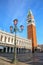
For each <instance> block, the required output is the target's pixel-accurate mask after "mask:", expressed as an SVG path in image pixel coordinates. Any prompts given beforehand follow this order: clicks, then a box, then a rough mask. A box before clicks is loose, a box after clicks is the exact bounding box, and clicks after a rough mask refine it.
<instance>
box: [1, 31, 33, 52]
mask: <svg viewBox="0 0 43 65" xmlns="http://www.w3.org/2000/svg"><path fill="white" fill-rule="evenodd" d="M14 40H15V36H14V34H11V33H7V32H5V31H2V30H0V52H9V53H10V52H14ZM16 48H17V53H20V52H26V51H27V50H28V51H29V50H31V51H32V41H31V40H29V39H24V38H21V37H19V36H16Z"/></svg>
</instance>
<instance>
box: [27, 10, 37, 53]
mask: <svg viewBox="0 0 43 65" xmlns="http://www.w3.org/2000/svg"><path fill="white" fill-rule="evenodd" d="M27 22H28V23H27V24H28V25H27V37H28V39H31V40H32V52H34V51H35V49H36V48H37V38H36V26H35V20H34V16H33V14H32V12H31V10H30V11H29V13H28V16H27Z"/></svg>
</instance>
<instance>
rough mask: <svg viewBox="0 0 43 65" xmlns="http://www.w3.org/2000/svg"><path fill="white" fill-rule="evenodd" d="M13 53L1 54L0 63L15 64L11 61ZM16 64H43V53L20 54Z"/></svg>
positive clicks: (3, 64) (4, 64) (5, 64)
mask: <svg viewBox="0 0 43 65" xmlns="http://www.w3.org/2000/svg"><path fill="white" fill-rule="evenodd" d="M12 58H13V54H0V65H14V64H12V63H11V60H12ZM17 60H18V62H17V64H16V65H43V53H34V54H32V53H31V54H30V53H27V54H18V55H17Z"/></svg>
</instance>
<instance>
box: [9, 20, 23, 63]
mask: <svg viewBox="0 0 43 65" xmlns="http://www.w3.org/2000/svg"><path fill="white" fill-rule="evenodd" d="M13 23H14V28H13V26H10V31H11V33H13V32H15V40H14V57H13V60H12V62H13V63H16V61H17V59H16V54H17V53H16V32H17V31H18V32H22V31H23V29H24V26H23V25H20V30H19V29H18V27H17V24H18V19H14V20H13Z"/></svg>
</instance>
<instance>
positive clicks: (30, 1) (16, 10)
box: [0, 0, 43, 44]
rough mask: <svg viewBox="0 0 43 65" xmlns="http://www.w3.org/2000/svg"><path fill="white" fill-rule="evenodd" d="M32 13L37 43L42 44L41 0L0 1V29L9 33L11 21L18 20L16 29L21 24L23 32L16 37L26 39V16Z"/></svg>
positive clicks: (42, 13) (42, 12) (42, 10)
mask: <svg viewBox="0 0 43 65" xmlns="http://www.w3.org/2000/svg"><path fill="white" fill-rule="evenodd" d="M29 9H31V11H32V12H33V15H34V18H35V24H36V34H37V42H38V43H39V44H43V0H0V29H1V30H5V31H6V32H10V29H9V27H10V25H13V20H14V19H15V18H17V19H18V27H19V26H20V25H21V24H23V25H24V31H23V32H22V33H17V35H18V36H21V37H24V38H27V21H26V19H27V14H28V11H29Z"/></svg>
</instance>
